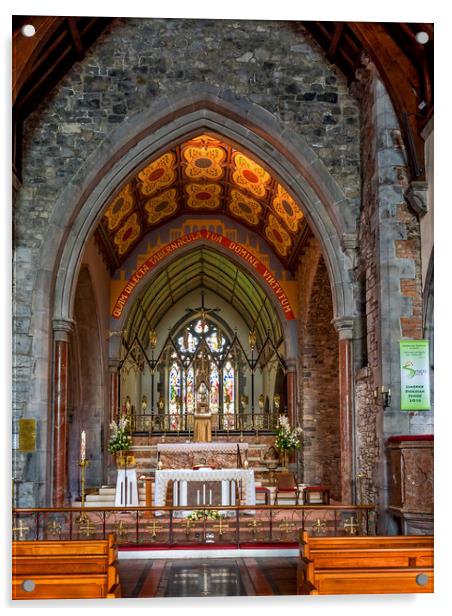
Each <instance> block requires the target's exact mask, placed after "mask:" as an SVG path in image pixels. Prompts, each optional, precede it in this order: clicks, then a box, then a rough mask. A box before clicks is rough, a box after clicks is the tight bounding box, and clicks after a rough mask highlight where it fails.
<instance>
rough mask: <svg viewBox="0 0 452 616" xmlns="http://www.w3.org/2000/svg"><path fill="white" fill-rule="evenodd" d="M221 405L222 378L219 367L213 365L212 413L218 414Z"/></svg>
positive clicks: (211, 375) (211, 382)
mask: <svg viewBox="0 0 452 616" xmlns="http://www.w3.org/2000/svg"><path fill="white" fill-rule="evenodd" d="M219 404H220V377H219V373H218V368H217V366H216V365H215V364H214V363H212V364H211V366H210V411H211V413H218V407H219Z"/></svg>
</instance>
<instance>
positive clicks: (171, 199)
mask: <svg viewBox="0 0 452 616" xmlns="http://www.w3.org/2000/svg"><path fill="white" fill-rule="evenodd" d="M144 209H145V210H146V212H147V214H148V218H147V219H148V223H149V224H151V225H155V224H157V223H158V222H160V221H161V220H164V219H165V218H169V217H170V216H172V215H173V214H174V212H175V211H176V210H177V190H176V189H175V188H169V189H168V190H165V191H164V192H162V193H160V194H159V195H157V196H156V197H154V198H153V199H149V201H147V202H146V204H145V206H144Z"/></svg>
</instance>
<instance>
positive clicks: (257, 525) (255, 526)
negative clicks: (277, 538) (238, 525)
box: [248, 520, 262, 537]
mask: <svg viewBox="0 0 452 616" xmlns="http://www.w3.org/2000/svg"><path fill="white" fill-rule="evenodd" d="M261 526H262V524H261V523H260V522H259V521H258V520H252V521H251V522H248V528H251V532H252V533H253V537H255V535H256V533H257V531H259V530H260V529H261Z"/></svg>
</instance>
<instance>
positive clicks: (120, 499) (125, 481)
mask: <svg viewBox="0 0 452 616" xmlns="http://www.w3.org/2000/svg"><path fill="white" fill-rule="evenodd" d="M138 504H139V503H138V486H137V472H136V471H135V470H134V469H127V470H124V469H118V478H117V480H116V494H115V507H138Z"/></svg>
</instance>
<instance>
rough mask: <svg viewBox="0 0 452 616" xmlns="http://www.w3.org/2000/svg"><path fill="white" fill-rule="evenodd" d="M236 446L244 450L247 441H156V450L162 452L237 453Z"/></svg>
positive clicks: (246, 446)
mask: <svg viewBox="0 0 452 616" xmlns="http://www.w3.org/2000/svg"><path fill="white" fill-rule="evenodd" d="M237 447H239V448H240V450H243V451H246V450H247V449H248V443H224V442H223V443H219V442H215V443H158V444H157V451H159V452H162V453H192V452H195V451H217V452H219V453H220V452H221V453H237Z"/></svg>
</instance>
